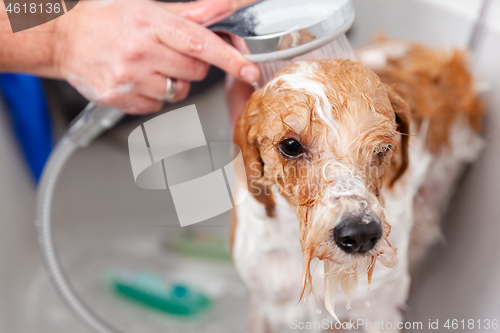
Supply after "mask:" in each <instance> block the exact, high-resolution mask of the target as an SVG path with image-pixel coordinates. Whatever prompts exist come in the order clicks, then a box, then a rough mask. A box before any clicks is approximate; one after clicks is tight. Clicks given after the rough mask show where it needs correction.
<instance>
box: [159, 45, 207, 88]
mask: <svg viewBox="0 0 500 333" xmlns="http://www.w3.org/2000/svg"><path fill="white" fill-rule="evenodd" d="M149 52H151V55H150V62H151V65H152V66H154V67H153V68H152V70H154V71H155V72H159V73H161V74H163V75H164V76H167V77H175V78H178V79H182V80H186V81H201V80H203V79H204V78H205V77H206V76H207V73H208V69H209V67H210V66H209V65H208V64H207V63H206V62H204V61H201V60H199V59H196V58H193V57H190V56H187V55H184V54H180V53H179V52H177V51H174V50H172V49H171V48H169V47H166V46H165V45H163V44H162V45H155V46H153V47H151V48H150V49H149Z"/></svg>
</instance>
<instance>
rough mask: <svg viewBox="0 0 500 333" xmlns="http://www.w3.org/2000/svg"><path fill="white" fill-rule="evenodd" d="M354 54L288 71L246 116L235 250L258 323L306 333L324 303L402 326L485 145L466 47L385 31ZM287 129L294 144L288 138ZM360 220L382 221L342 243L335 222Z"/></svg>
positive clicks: (261, 327)
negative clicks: (453, 203)
mask: <svg viewBox="0 0 500 333" xmlns="http://www.w3.org/2000/svg"><path fill="white" fill-rule="evenodd" d="M358 56H359V58H360V60H361V63H355V62H351V61H348V60H318V61H308V62H299V63H296V64H294V65H291V66H289V67H287V68H285V69H284V70H282V71H280V72H279V73H277V74H276V75H275V77H274V78H273V79H272V80H271V81H270V82H269V83H267V84H266V85H265V86H264V87H263V88H261V89H259V90H257V91H256V92H255V93H254V94H253V95H252V97H251V98H250V100H249V101H248V103H247V105H246V107H245V109H244V111H243V113H242V114H241V116H240V118H239V120H238V123H237V125H236V129H235V133H234V140H235V143H236V144H237V145H238V146H239V147H240V148H241V150H242V154H243V159H244V163H245V170H246V178H247V179H242V177H241V175H240V178H239V184H238V186H239V188H240V191H241V189H243V188H246V189H247V190H248V191H249V192H250V194H251V195H250V196H249V197H248V198H247V199H245V200H244V201H243V203H241V204H240V205H238V206H237V208H236V212H235V214H234V219H233V223H232V235H231V239H232V254H233V259H234V262H235V265H236V268H237V270H238V272H239V274H240V275H241V277H242V279H243V281H244V282H245V284H246V286H247V288H248V293H249V303H250V312H251V320H250V323H251V332H253V333H257V332H275V333H284V332H288V331H291V332H297V329H296V327H294V325H295V326H297V325H296V324H297V323H319V322H321V320H322V319H325V318H331V317H328V316H329V314H328V313H330V314H331V315H333V316H334V317H335V318H337V317H338V318H339V319H340V320H349V319H357V318H363V319H365V320H366V321H370V322H372V323H379V324H380V323H381V322H382V321H383V322H385V323H387V322H391V323H393V325H394V326H393V327H392V328H388V326H387V325H386V326H384V327H383V328H381V327H380V325H378V326H376V325H375V326H371V327H364V329H365V330H366V331H367V332H370V333H374V332H385V331H387V332H395V331H398V329H397V328H395V327H396V326H397V323H398V322H400V321H401V320H402V313H401V310H402V309H404V305H405V302H406V299H407V296H408V289H409V281H410V279H409V268H410V265H414V264H415V263H417V262H418V261H421V260H422V258H423V257H424V254H425V251H426V249H428V247H429V246H430V245H432V244H433V242H434V241H435V240H436V238H437V237H438V235H439V219H440V216H441V215H442V213H443V211H444V209H445V207H446V204H447V203H448V201H449V199H450V196H451V194H452V193H453V187H454V185H455V182H456V179H457V177H458V176H459V175H460V173H461V172H462V170H463V168H464V166H465V165H466V164H467V163H470V162H472V161H473V160H474V159H475V158H476V157H477V155H478V153H479V151H480V149H481V146H482V140H481V138H480V136H479V131H480V122H481V116H482V113H483V107H482V105H481V103H480V101H479V99H478V97H477V95H476V94H475V92H474V87H473V79H472V77H471V75H470V74H469V72H468V70H467V66H466V64H465V55H464V54H463V53H461V52H458V51H455V52H451V53H447V52H438V51H434V50H431V49H429V48H426V47H424V46H421V45H417V44H410V43H400V42H390V41H388V42H382V43H379V44H378V45H376V46H373V47H371V48H369V49H366V50H364V51H362V52H360V53H359V54H358ZM367 67H371V68H372V69H373V70H374V71H375V72H374V71H372V70H369V69H368V68H367ZM290 139H291V140H293V141H292V142H294V144H296V143H299V144H300V151H299V153H298V154H297V155H290V154H287V152H286V149H285V151H284V149H283V147H284V146H283V144H284V142H285V140H290ZM240 193H241V192H240ZM351 220H352V221H355V223H358V224H360V223H361V224H366V225H367V224H372V223H374V224H375V225H379V227H380V230H381V234H380V237H378V236H377V237H374V238H372V239H371V240H370V242H371V243H369V244H368V245H369V246H368V247H367V249H368V250H366V251H365V250H363V251H361V250H359V251H357V252H356V253H348V252H346V251H345V249H343V248H341V247H340V246H339V244H340V243H339V242H338V239H336V238H335V237H336V236H335V237H334V232H335V228H336V227H337V226H339V225H340V224H341V223H342V225H344V224H346V223H347V224H348V223H350V222H349V221H351ZM334 238H335V240H334ZM346 246H350V245H349V244H346ZM370 285H371V286H370ZM369 286H370V288H369V291H368V287H369ZM338 288H340V289H341V290H342V291H343V293H338ZM309 293H314V295H315V296H316V297H304V296H307V295H308V294H309ZM316 298H319V299H321V300H323V301H324V303H325V307H326V310H327V311H328V312H327V311H322V309H323V306H322V305H321V303H320V302H318V301H317V299H316ZM299 300H300V301H299ZM335 305H336V306H335ZM311 327H313V328H316V331H320V330H321V328H322V327H318V325H315V326H311ZM308 331H310V332H314V331H315V330H308Z"/></svg>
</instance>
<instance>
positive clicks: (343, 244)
mask: <svg viewBox="0 0 500 333" xmlns="http://www.w3.org/2000/svg"><path fill="white" fill-rule="evenodd" d="M333 237H334V239H335V243H337V245H338V247H340V248H341V249H342V250H343V251H345V252H347V253H358V252H367V251H370V250H371V249H373V247H374V246H375V244H377V242H378V240H379V239H380V238H381V237H382V227H381V224H380V220H379V219H378V218H376V217H370V218H368V219H366V217H365V218H362V217H354V216H348V217H345V218H344V219H342V221H341V222H340V223H339V224H338V225H337V226H336V227H335V228H334V229H333Z"/></svg>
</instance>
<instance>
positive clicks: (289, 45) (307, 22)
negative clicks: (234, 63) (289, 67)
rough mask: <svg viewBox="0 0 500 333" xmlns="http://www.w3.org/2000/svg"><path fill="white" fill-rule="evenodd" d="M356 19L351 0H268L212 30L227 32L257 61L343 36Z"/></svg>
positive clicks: (312, 47) (293, 53)
mask: <svg viewBox="0 0 500 333" xmlns="http://www.w3.org/2000/svg"><path fill="white" fill-rule="evenodd" d="M353 21H354V8H353V4H352V1H351V0H310V1H303V0H264V1H261V2H258V3H255V4H252V5H250V6H247V7H245V8H242V9H240V10H238V11H237V12H236V13H234V14H233V15H231V16H229V17H227V18H225V19H224V20H222V21H220V22H218V23H216V24H214V25H212V26H210V27H209V29H211V30H213V31H215V32H222V33H227V34H228V36H229V39H230V41H231V42H232V44H233V45H234V46H235V47H236V48H238V49H239V50H240V51H241V52H242V53H243V54H245V56H246V58H247V59H249V60H251V61H253V62H267V61H276V60H285V59H290V58H293V57H296V56H299V55H301V54H305V53H308V52H310V51H313V50H315V49H317V48H319V47H321V46H323V45H325V44H327V43H328V42H330V41H332V40H334V39H335V38H337V37H339V36H341V35H343V34H344V33H345V32H346V31H347V30H348V29H349V28H350V27H351V25H352V23H353Z"/></svg>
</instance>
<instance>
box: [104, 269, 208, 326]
mask: <svg viewBox="0 0 500 333" xmlns="http://www.w3.org/2000/svg"><path fill="white" fill-rule="evenodd" d="M110 280H111V281H110V282H111V286H112V288H113V289H114V290H115V291H116V292H117V293H118V294H119V295H120V296H123V297H125V298H127V299H130V300H133V301H136V302H138V303H141V304H143V305H145V306H147V307H150V308H154V309H157V310H160V311H163V312H166V313H169V314H173V315H178V316H184V317H187V316H194V315H197V314H199V313H200V312H202V311H203V310H206V309H207V308H208V307H209V306H210V304H211V300H210V298H209V297H208V296H206V295H205V294H203V293H201V292H199V291H196V290H194V289H192V288H190V287H189V286H187V285H185V284H177V283H174V284H170V285H169V284H166V283H165V282H164V281H163V280H162V279H161V278H160V277H159V276H158V275H156V274H152V273H148V272H138V273H128V272H127V273H125V272H120V273H115V274H112V275H111V279H110Z"/></svg>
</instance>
